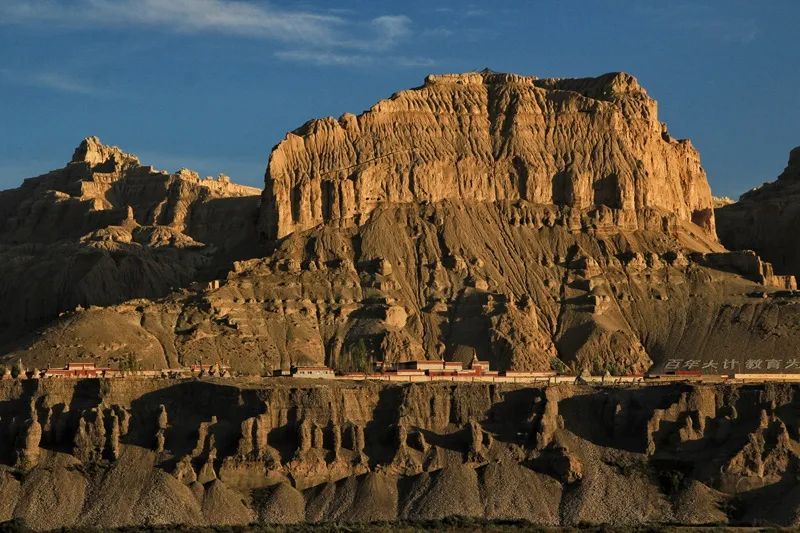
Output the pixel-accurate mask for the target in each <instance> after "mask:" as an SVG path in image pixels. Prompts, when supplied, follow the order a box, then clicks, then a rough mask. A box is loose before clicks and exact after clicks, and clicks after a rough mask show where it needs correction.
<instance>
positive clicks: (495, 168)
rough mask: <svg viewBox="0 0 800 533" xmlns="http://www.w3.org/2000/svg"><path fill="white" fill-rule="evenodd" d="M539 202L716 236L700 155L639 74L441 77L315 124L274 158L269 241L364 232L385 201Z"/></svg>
mask: <svg viewBox="0 0 800 533" xmlns="http://www.w3.org/2000/svg"><path fill="white" fill-rule="evenodd" d="M445 199H448V200H463V201H497V200H517V199H522V200H527V201H530V202H533V203H542V204H558V205H566V206H570V207H574V208H580V209H585V208H588V207H592V206H601V205H603V206H607V207H611V208H615V209H622V210H632V211H635V210H642V209H645V208H657V209H660V210H666V211H669V212H672V213H675V214H677V215H678V217H679V218H681V219H682V220H687V221H692V222H695V223H696V224H698V225H700V226H702V227H703V228H705V229H706V230H708V231H710V232H713V230H714V216H713V210H712V199H711V193H710V189H709V186H708V183H707V181H706V176H705V172H704V171H703V169H702V167H701V166H700V160H699V156H698V153H697V151H696V150H695V149H694V148H693V147H692V145H691V143H690V142H689V141H687V140H675V139H673V138H671V137H670V136H669V134H668V133H667V131H666V127H665V125H664V124H663V123H661V122H659V121H658V116H657V105H656V102H655V100H653V99H652V98H650V97H649V96H648V95H647V93H646V92H645V90H644V89H643V88H642V87H641V86H640V85H639V84H638V83H637V81H636V80H635V79H634V78H633V77H632V76H630V75H628V74H624V73H612V74H606V75H604V76H600V77H598V78H585V79H541V80H540V79H536V78H534V77H527V76H519V75H515V74H498V73H494V72H489V71H482V72H479V73H477V72H473V73H466V74H450V75H438V76H434V75H431V76H428V78H426V80H425V83H424V85H423V86H422V87H419V88H415V89H411V90H407V91H402V92H399V93H397V94H395V95H393V96H392V97H391V98H389V99H388V100H382V101H380V102H378V103H377V104H376V105H374V106H373V107H372V108H371V109H369V110H368V111H366V112H365V113H363V114H361V115H359V116H355V115H351V114H345V115H342V117H340V118H339V120H336V119H333V118H330V117H329V118H324V119H320V120H312V121H310V122H308V123H306V124H305V125H304V126H303V127H301V128H300V129H298V130H295V131H294V132H292V133H289V134H288V135H287V136H286V138H285V139H284V140H283V141H281V143H279V144H278V145H277V147H276V148H275V149H274V150H273V152H272V154H271V156H270V160H269V165H268V167H267V174H266V187H265V190H264V193H263V203H262V209H261V230H262V233H263V234H264V235H266V236H267V237H268V238H281V237H284V236H286V235H288V234H289V233H292V232H294V231H298V230H304V229H307V228H311V227H313V226H316V225H318V224H320V223H323V222H325V223H331V222H336V223H352V222H355V223H363V222H364V221H365V220H366V218H368V217H369V215H370V213H371V212H372V211H373V210H374V209H375V207H376V206H378V205H381V204H386V203H403V202H436V201H440V200H445Z"/></svg>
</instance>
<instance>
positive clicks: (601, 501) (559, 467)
mask: <svg viewBox="0 0 800 533" xmlns="http://www.w3.org/2000/svg"><path fill="white" fill-rule="evenodd" d="M797 404H798V394H797V388H796V387H795V386H788V385H779V386H748V387H737V386H720V387H712V386H687V385H681V384H675V385H669V386H653V387H637V388H632V389H627V388H623V387H616V388H606V389H598V388H591V387H583V386H579V385H559V386H557V387H549V388H546V389H541V388H535V387H523V386H514V385H508V384H496V385H484V384H444V383H439V384H414V385H403V386H397V385H393V386H390V385H376V384H353V383H349V384H347V383H339V384H327V385H326V386H324V387H323V386H318V385H317V384H314V383H311V382H308V381H303V380H289V379H287V380H285V381H282V382H280V383H278V382H273V383H272V384H271V385H265V384H264V383H263V382H261V383H254V382H244V381H241V382H236V381H231V380H226V381H225V382H224V383H223V382H210V381H193V382H176V381H169V380H163V381H151V380H129V381H120V380H116V381H114V380H112V381H102V380H85V381H77V382H76V381H70V380H49V381H41V382H33V381H29V382H25V383H24V386H21V384H20V383H18V382H11V381H4V382H0V435H2V437H3V438H2V440H0V461H2V464H0V488H2V494H3V499H2V505H0V520H8V519H11V518H16V519H20V520H24V521H25V523H26V524H27V525H29V526H30V527H33V528H34V529H36V530H47V529H56V528H61V527H94V528H112V527H124V526H129V527H130V526H145V525H150V526H152V525H159V524H176V523H180V524H187V525H212V526H221V525H246V524H250V523H273V524H274V523H280V522H289V523H293V522H305V521H308V522H331V521H337V522H372V521H376V520H390V521H393V520H398V519H405V520H422V519H433V520H436V519H442V518H446V517H448V516H453V515H459V516H466V517H471V518H476V519H526V520H530V521H532V522H534V523H536V524H539V525H542V526H544V525H549V526H577V525H579V524H589V523H591V524H610V525H614V526H617V527H631V526H638V525H643V524H648V525H650V526H652V525H653V524H667V523H670V524H672V523H676V522H680V523H682V524H686V525H701V524H706V525H707V524H718V525H736V524H754V523H764V522H769V523H771V524H778V525H782V526H795V527H796V526H797V525H798V524H800V498H798V491H797V487H796V476H797V472H796V466H797V462H798V460H800V443H799V442H798V440H797V428H798V422H799V420H798V416H797V413H798V409H797V407H798V405H797ZM20 413H22V414H20ZM586 413H592V414H593V416H590V417H587V416H586ZM20 459H23V461H22V462H20ZM15 461H16V463H15ZM11 465H15V466H11Z"/></svg>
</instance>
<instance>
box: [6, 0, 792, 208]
mask: <svg viewBox="0 0 800 533" xmlns="http://www.w3.org/2000/svg"><path fill="white" fill-rule="evenodd" d="M798 20H800V1H797V0H784V1H779V0H775V1H767V0H765V1H755V0H718V1H711V0H706V1H703V0H696V1H683V0H671V1H669V2H665V1H648V0H606V1H599V0H597V1H594V0H582V1H572V2H567V1H561V0H552V1H550V0H531V1H528V2H523V1H518V2H510V1H509V2H504V1H502V0H495V1H494V2H486V3H472V4H471V3H465V2H455V1H452V2H451V1H444V0H442V1H439V0H406V1H404V2H380V1H355V0H353V1H342V2H333V1H327V2H325V1H319V2H279V1H272V2H262V1H257V0H252V1H244V0H242V1H233V0H0V102H1V103H0V106H2V107H1V108H2V110H3V114H2V118H1V119H0V189H2V188H9V187H14V186H17V185H18V184H19V183H20V182H21V180H22V179H23V178H25V177H29V176H33V175H37V174H40V173H43V172H45V171H47V170H50V169H53V168H59V167H61V166H63V164H64V163H65V162H66V161H67V160H69V158H70V156H71V154H72V150H73V149H74V147H75V146H76V145H77V144H78V142H79V141H80V140H81V139H82V138H83V137H85V136H87V135H98V136H100V138H101V139H102V140H103V141H104V142H107V143H110V144H116V145H119V146H120V147H122V148H123V149H124V150H126V151H129V152H133V153H135V154H137V155H139V156H140V158H141V159H142V161H144V162H146V163H149V164H153V165H155V166H156V167H158V168H163V169H167V170H176V169H177V168H179V167H182V166H185V167H189V168H193V169H196V170H198V171H199V172H201V173H202V174H206V175H216V174H218V173H220V172H224V173H226V174H229V175H230V176H231V177H232V178H233V179H234V180H236V181H238V182H241V183H247V184H251V185H255V186H259V187H261V186H262V185H263V175H264V168H265V166H266V161H267V157H268V155H269V151H270V150H271V148H272V146H274V145H275V144H276V143H277V142H278V141H279V140H280V139H281V138H282V137H283V136H284V134H285V132H286V131H289V130H292V129H294V128H296V127H298V126H300V125H301V124H303V123H304V122H305V121H306V120H308V119H310V118H313V117H319V116H324V115H334V116H339V115H340V114H342V113H343V112H346V111H347V112H356V113H357V112H360V111H362V110H364V109H366V108H368V107H369V106H371V105H372V104H373V103H374V102H376V101H377V100H378V99H380V98H383V97H387V96H389V95H390V94H391V93H393V92H395V91H397V90H400V89H404V88H408V87H414V86H417V85H420V84H421V82H422V80H423V78H424V76H425V75H426V74H427V73H430V72H460V71H467V70H477V69H481V68H484V67H489V68H491V69H493V70H497V71H513V72H518V73H522V74H530V75H536V76H540V77H548V76H558V77H576V76H593V75H599V74H602V73H605V72H609V71H618V70H623V71H627V72H630V73H632V74H633V75H635V76H636V77H637V78H638V79H639V81H640V82H641V83H642V84H643V85H644V86H645V87H646V88H647V90H648V92H649V93H650V94H651V95H652V96H653V97H655V98H656V99H657V100H658V101H659V106H660V115H661V119H662V120H663V121H665V122H667V123H668V125H669V129H670V131H671V133H672V134H673V135H674V136H676V137H681V138H683V137H689V138H691V139H692V141H693V142H694V144H695V146H697V147H698V149H699V150H700V153H701V156H702V161H703V164H704V166H705V168H706V170H707V172H708V174H709V180H710V182H711V186H712V190H713V192H714V194H717V195H729V196H734V197H735V196H738V195H739V194H740V193H742V192H744V191H745V190H747V189H749V188H751V187H753V186H756V185H758V184H760V183H761V182H763V181H765V180H772V179H774V178H775V176H777V174H778V173H779V172H780V171H781V170H782V169H783V167H784V166H785V163H786V159H787V156H788V152H789V149H790V148H792V147H793V146H796V145H800V129H799V128H798V124H800V99H799V98H798V96H800V69H799V68H798V59H800V41H798V39H797V21H798Z"/></svg>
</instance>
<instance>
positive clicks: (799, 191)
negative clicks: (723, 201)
mask: <svg viewBox="0 0 800 533" xmlns="http://www.w3.org/2000/svg"><path fill="white" fill-rule="evenodd" d="M798 199H800V146H798V147H797V148H795V149H793V150H792V151H791V152H790V154H789V162H788V164H787V165H786V168H785V169H784V171H783V172H782V173H781V175H780V176H778V179H777V180H776V181H773V182H770V183H765V184H763V185H761V186H760V187H756V188H755V189H752V190H750V191H748V192H746V193H744V194H743V195H742V196H741V197H740V198H739V200H738V201H737V202H734V203H730V204H728V205H723V206H720V207H718V208H717V209H716V210H715V213H716V216H717V218H718V219H719V221H720V223H719V226H718V228H717V231H718V233H719V237H720V240H721V241H722V243H723V244H724V245H725V246H727V247H728V248H730V249H732V250H754V251H755V252H756V253H758V254H759V255H760V256H762V257H764V258H765V259H766V260H767V261H770V262H771V263H772V264H773V265H774V268H775V270H776V272H778V273H780V274H790V275H793V276H798V275H800V247H799V246H797V242H796V239H795V238H794V235H795V228H796V227H797V221H798V218H800V207H799V206H800V202H798Z"/></svg>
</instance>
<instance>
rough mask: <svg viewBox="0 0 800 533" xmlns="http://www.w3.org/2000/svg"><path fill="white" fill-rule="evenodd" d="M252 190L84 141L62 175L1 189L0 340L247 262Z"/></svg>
mask: <svg viewBox="0 0 800 533" xmlns="http://www.w3.org/2000/svg"><path fill="white" fill-rule="evenodd" d="M258 193H259V191H258V189H253V188H249V187H243V186H240V185H235V184H232V183H230V181H229V180H228V179H227V178H226V177H220V179H218V180H212V179H200V178H199V177H198V175H197V174H196V173H194V172H192V171H189V170H181V171H179V172H177V173H175V174H170V173H167V172H163V171H158V170H155V169H153V167H149V166H143V165H141V164H140V163H139V160H138V158H136V157H135V156H133V155H131V154H127V153H125V152H123V151H122V150H120V149H119V148H117V147H112V146H106V145H104V144H102V143H101V142H100V141H99V140H98V139H97V138H95V137H90V138H87V139H85V140H84V141H83V142H82V143H81V144H80V146H78V148H77V149H76V150H75V153H74V155H73V157H72V160H71V161H70V162H69V163H68V164H67V166H66V167H64V168H63V169H59V170H55V171H53V172H49V173H47V174H44V175H42V176H38V177H35V178H30V179H27V180H25V182H24V183H23V184H22V186H21V187H19V188H16V189H11V190H7V191H2V192H0V263H2V264H3V276H2V277H0V298H2V300H3V302H5V303H6V305H4V306H3V308H2V309H0V341H6V340H9V339H11V340H16V339H18V338H19V337H20V336H21V335H23V334H24V333H25V332H26V331H28V330H29V329H30V328H32V327H35V326H39V325H41V324H43V323H46V322H47V321H50V320H52V319H54V318H56V317H57V316H58V314H59V313H61V312H63V311H66V310H72V309H75V308H76V307H77V306H81V307H88V306H90V305H108V304H113V303H119V302H122V301H125V300H128V299H130V298H133V297H147V298H156V297H160V296H165V295H166V294H168V293H169V291H170V290H172V289H173V288H175V287H181V286H186V285H188V284H189V283H191V282H193V281H196V280H198V279H204V278H205V279H208V278H209V277H213V275H214V274H215V273H216V271H217V270H218V269H220V268H223V269H226V268H225V267H226V265H227V266H228V267H229V266H230V263H231V261H232V260H233V259H237V258H241V257H250V256H252V255H253V254H252V250H253V249H255V248H257V242H256V231H255V222H256V217H257V210H258Z"/></svg>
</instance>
